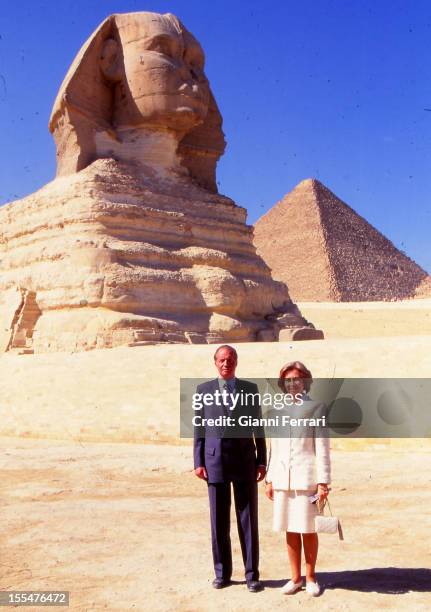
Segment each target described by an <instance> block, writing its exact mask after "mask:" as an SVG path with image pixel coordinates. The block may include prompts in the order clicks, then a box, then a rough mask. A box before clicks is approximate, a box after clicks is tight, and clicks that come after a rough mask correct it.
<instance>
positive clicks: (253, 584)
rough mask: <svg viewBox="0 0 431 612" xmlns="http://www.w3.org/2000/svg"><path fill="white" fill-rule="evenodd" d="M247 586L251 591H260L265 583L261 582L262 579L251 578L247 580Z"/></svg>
mask: <svg viewBox="0 0 431 612" xmlns="http://www.w3.org/2000/svg"><path fill="white" fill-rule="evenodd" d="M247 588H248V590H249V591H250V593H258V592H259V591H261V590H262V589H263V584H262V583H261V582H260V580H249V581H248V582H247Z"/></svg>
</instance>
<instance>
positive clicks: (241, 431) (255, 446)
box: [193, 378, 266, 483]
mask: <svg viewBox="0 0 431 612" xmlns="http://www.w3.org/2000/svg"><path fill="white" fill-rule="evenodd" d="M235 389H236V393H240V392H241V391H242V392H243V394H245V393H250V394H258V393H259V391H258V388H257V385H255V384H254V383H251V382H249V381H247V380H240V379H238V378H236V379H235ZM216 390H219V381H218V379H217V378H216V379H215V380H211V381H208V382H205V383H202V384H201V385H198V387H197V389H196V393H202V394H205V393H210V394H214V393H215V391H216ZM238 404H239V403H238ZM196 414H201V416H202V417H204V418H214V417H218V416H223V415H226V414H229V416H232V417H233V418H237V417H238V416H239V415H240V414H244V415H250V416H251V417H252V418H261V416H262V413H261V408H260V404H259V401H258V398H257V397H254V398H250V399H249V400H248V401H247V405H246V406H242V407H241V406H239V405H238V406H237V407H236V408H235V409H234V410H227V411H226V409H225V408H224V407H223V406H216V405H213V406H204V407H203V408H202V410H201V411H197V412H196ZM202 432H203V430H202V429H199V428H195V437H194V444H193V454H194V466H195V469H196V468H198V467H205V468H206V470H207V474H208V482H209V483H216V482H228V481H231V480H255V479H256V468H257V466H258V465H264V466H265V465H266V444H265V437H264V429H263V427H253V426H250V427H243V426H242V427H240V428H236V429H235V436H236V435H239V436H241V437H230V438H229V437H228V436H229V427H228V428H226V429H224V428H218V430H217V432H216V430H215V429H214V428H211V429H209V428H208V427H207V428H205V437H203V435H202Z"/></svg>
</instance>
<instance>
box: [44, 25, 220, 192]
mask: <svg viewBox="0 0 431 612" xmlns="http://www.w3.org/2000/svg"><path fill="white" fill-rule="evenodd" d="M204 61H205V60H204V53H203V50H202V48H201V46H200V44H199V43H198V41H197V40H196V39H195V38H194V36H193V35H192V34H191V33H190V32H188V31H187V30H186V28H185V27H184V26H183V25H182V24H181V22H180V21H179V20H178V19H177V18H176V17H175V16H174V15H171V14H166V15H159V14H157V13H127V14H119V15H112V16H111V17H108V18H107V19H106V20H105V21H104V22H103V23H102V24H101V25H100V26H99V27H98V28H97V30H96V31H95V32H94V33H93V34H92V35H91V36H90V38H89V39H88V40H87V42H86V43H85V44H84V45H83V47H82V48H81V50H80V51H79V53H78V55H77V56H76V58H75V60H74V62H73V63H72V66H71V67H70V69H69V71H68V73H67V75H66V77H65V79H64V81H63V84H62V85H61V88H60V90H59V93H58V95H57V98H56V101H55V103H54V107H53V111H52V114H51V119H50V125H49V127H50V130H51V132H52V133H53V135H54V138H55V141H56V145H57V158H58V164H57V174H60V175H61V174H70V173H72V172H76V171H79V170H81V169H82V168H84V167H85V166H87V165H88V164H89V163H91V162H92V161H94V160H95V159H97V158H98V157H108V156H112V157H119V158H122V155H123V154H124V155H125V156H126V157H127V155H130V151H131V149H133V146H131V145H130V140H132V141H133V142H135V141H136V140H137V139H139V133H143V134H148V133H150V134H153V135H156V134H158V133H159V134H163V135H166V134H168V135H169V138H170V139H171V140H172V141H173V142H174V143H175V147H176V150H177V153H178V158H179V160H180V161H181V163H182V165H183V166H185V167H186V168H187V169H188V171H189V173H190V175H191V176H192V177H193V178H195V179H196V180H197V181H198V182H199V183H200V184H201V185H202V186H204V187H206V188H208V189H212V190H215V166H216V163H217V160H218V158H219V157H220V155H221V154H222V153H223V151H224V147H225V142H224V137H223V132H222V130H221V116H220V113H219V111H218V108H217V105H216V103H215V101H214V98H213V96H212V93H211V90H210V87H209V83H208V80H207V78H206V76H205V73H204ZM131 133H132V134H133V136H132V137H130V134H131ZM122 143H123V144H122ZM153 148H154V147H153ZM137 151H138V152H137V155H140V154H141V155H143V156H145V148H144V149H141V152H139V148H138V149H137ZM142 151H143V153H142ZM142 161H144V162H145V160H142Z"/></svg>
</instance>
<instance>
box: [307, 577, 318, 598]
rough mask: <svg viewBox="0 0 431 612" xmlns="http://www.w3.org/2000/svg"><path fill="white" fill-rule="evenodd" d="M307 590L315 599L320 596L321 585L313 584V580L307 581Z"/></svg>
mask: <svg viewBox="0 0 431 612" xmlns="http://www.w3.org/2000/svg"><path fill="white" fill-rule="evenodd" d="M305 590H306V591H307V593H308V594H309V595H312V596H313V597H317V596H318V595H320V585H319V583H318V582H312V581H311V580H310V581H307V582H306V583H305Z"/></svg>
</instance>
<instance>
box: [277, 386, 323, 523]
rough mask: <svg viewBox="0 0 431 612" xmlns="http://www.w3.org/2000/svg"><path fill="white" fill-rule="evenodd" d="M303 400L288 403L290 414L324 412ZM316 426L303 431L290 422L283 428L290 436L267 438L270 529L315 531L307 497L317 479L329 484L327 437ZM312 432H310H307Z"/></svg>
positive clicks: (313, 513) (317, 404) (312, 508)
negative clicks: (271, 526)
mask: <svg viewBox="0 0 431 612" xmlns="http://www.w3.org/2000/svg"><path fill="white" fill-rule="evenodd" d="M303 400H304V403H303V404H302V405H295V406H291V407H289V409H288V410H289V415H291V416H294V417H306V416H312V417H315V418H317V417H318V416H321V415H322V414H325V410H326V406H325V405H324V404H322V403H321V402H316V401H314V400H311V399H310V397H309V396H308V395H307V394H304V395H303ZM319 429H320V428H318V427H312V428H308V430H307V435H304V436H301V432H300V431H298V430H297V429H296V431H295V432H294V431H293V430H295V428H294V427H292V426H287V427H286V428H283V430H284V431H285V432H286V435H290V437H284V438H271V440H270V453H269V461H268V467H267V475H266V482H271V483H272V486H273V490H274V509H273V511H274V513H273V531H292V532H297V533H315V531H316V530H315V527H314V518H315V516H316V514H317V506H316V504H311V503H310V501H309V497H310V496H311V495H313V494H314V493H315V492H316V489H317V484H318V483H326V484H330V482H331V461H330V444H329V437H322V434H320V436H319ZM310 434H312V435H310Z"/></svg>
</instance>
